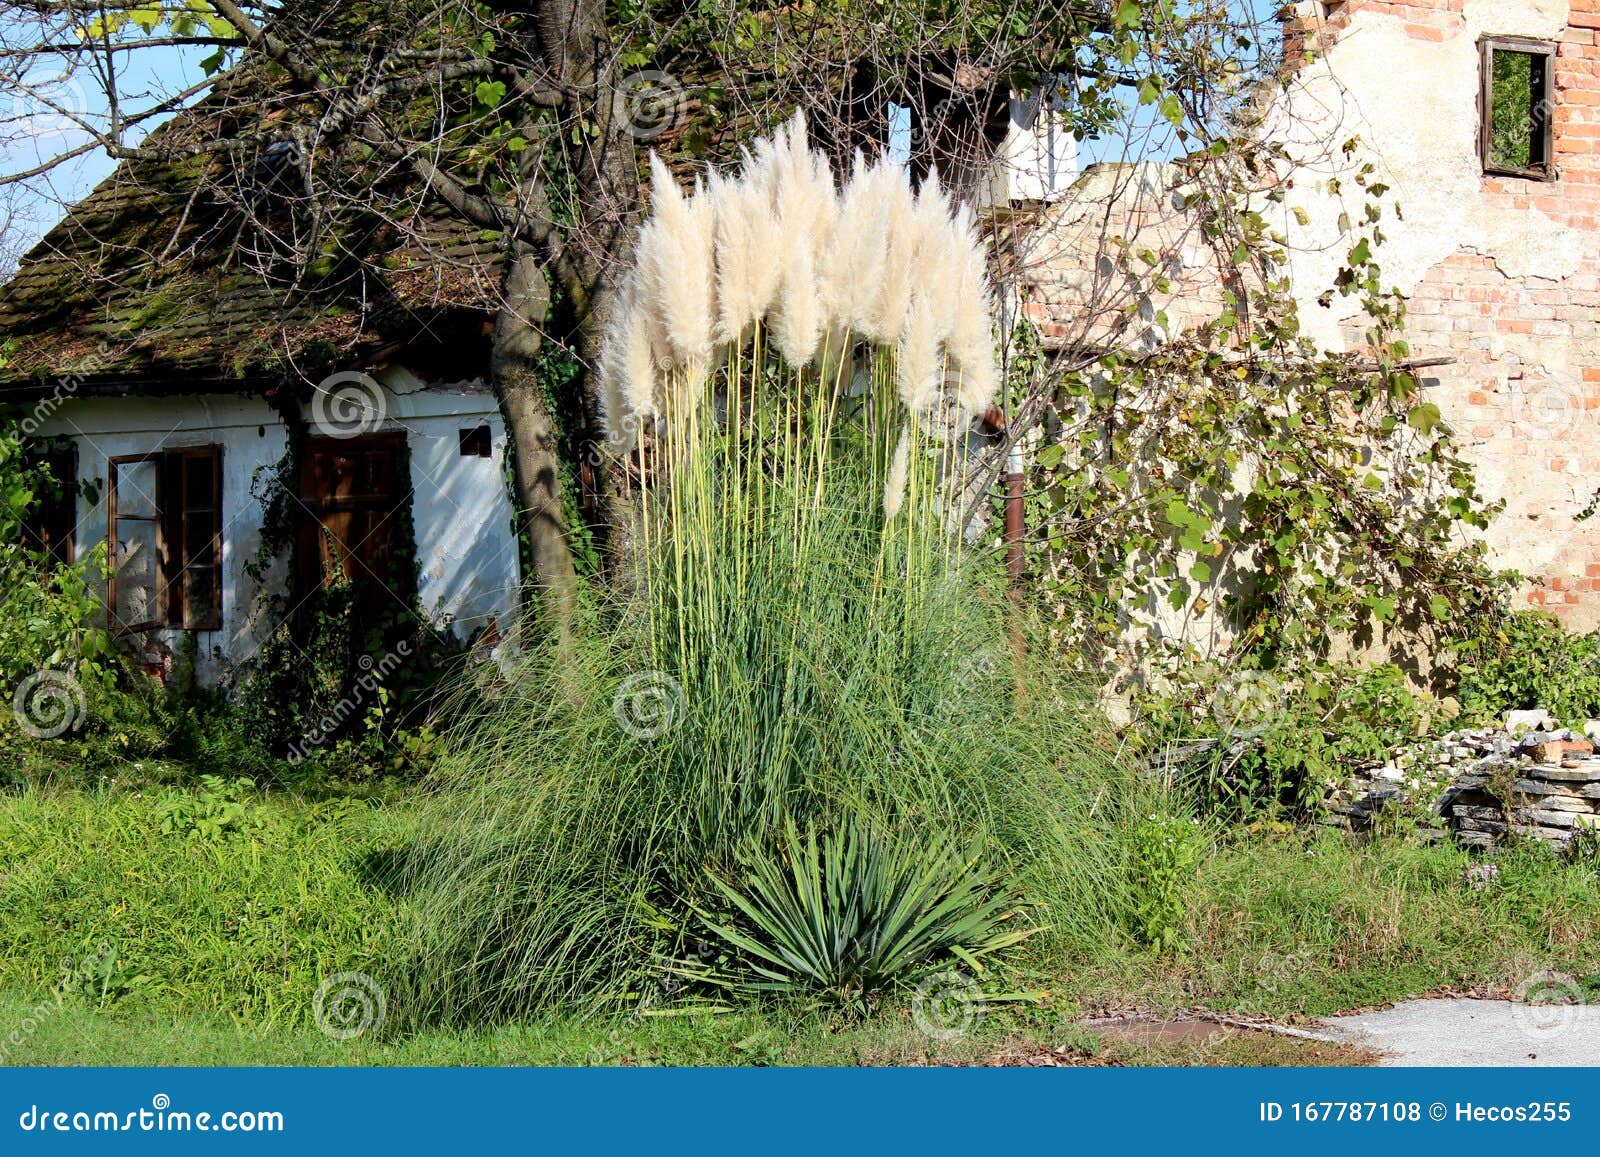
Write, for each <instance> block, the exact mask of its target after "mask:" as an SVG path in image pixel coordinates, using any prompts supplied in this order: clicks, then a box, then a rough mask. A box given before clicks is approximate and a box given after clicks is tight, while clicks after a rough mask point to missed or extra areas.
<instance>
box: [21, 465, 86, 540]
mask: <svg viewBox="0 0 1600 1157" xmlns="http://www.w3.org/2000/svg"><path fill="white" fill-rule="evenodd" d="M29 453H30V456H31V461H32V462H33V463H34V464H37V465H40V466H43V467H45V468H46V469H47V470H49V472H50V476H51V479H52V480H53V481H54V482H55V484H56V485H58V486H60V487H61V488H62V490H63V493H62V494H61V496H60V497H59V498H54V497H52V498H49V499H44V500H40V499H39V496H38V495H35V496H34V497H35V500H36V502H35V506H34V508H33V510H32V511H31V512H30V513H29V514H28V516H27V517H26V518H25V519H24V520H23V525H22V535H23V542H24V543H25V544H26V545H27V546H28V548H29V549H30V550H36V551H38V552H40V553H41V554H42V555H43V556H44V558H45V567H46V569H47V570H53V569H54V568H55V567H57V566H60V565H63V564H64V565H68V566H70V565H71V564H72V563H73V561H74V560H75V559H76V558H77V556H78V447H77V444H76V443H74V442H70V441H68V442H61V443H58V444H54V445H46V446H43V447H38V446H35V447H31V448H30V450H29ZM57 517H59V518H61V519H62V520H63V525H61V526H60V527H59V528H58V527H57V526H56V525H55V518H57ZM57 529H60V531H61V533H60V534H59V535H58V534H56V533H54V532H55V531H56V530H57Z"/></svg>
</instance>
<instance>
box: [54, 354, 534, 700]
mask: <svg viewBox="0 0 1600 1157" xmlns="http://www.w3.org/2000/svg"><path fill="white" fill-rule="evenodd" d="M378 377H379V379H380V381H381V382H382V384H383V385H384V387H385V393H384V399H383V409H384V411H385V417H384V419H383V421H382V422H381V423H380V424H379V425H378V427H377V428H378V429H383V430H393V429H403V430H405V431H406V434H407V439H406V440H407V445H408V446H409V448H410V457H411V484H412V490H413V506H412V523H413V529H414V533H415V536H416V548H417V563H418V571H419V574H418V594H419V596H420V601H421V604H422V607H423V610H424V611H425V612H426V613H427V614H428V615H429V617H430V618H431V619H432V620H433V622H434V624H435V625H436V626H438V627H441V628H444V627H448V628H449V629H450V630H451V631H452V632H453V633H454V634H455V635H456V636H457V637H458V638H461V639H463V640H465V639H468V638H470V637H471V636H472V635H473V634H475V633H477V632H478V631H480V630H481V629H483V628H484V627H486V626H488V625H490V624H491V623H493V624H495V625H497V626H498V627H499V628H500V630H501V631H502V633H503V632H504V630H505V628H506V627H507V625H508V624H509V622H510V620H511V619H512V617H513V616H514V615H515V613H516V596H517V588H518V585H519V568H518V560H517V543H516V538H515V536H514V534H513V529H512V518H513V513H512V507H511V501H510V498H509V495H508V493H507V489H506V484H505V448H506V436H505V427H504V424H503V422H502V421H501V419H500V415H499V410H498V407H497V406H496V403H495V400H494V396H493V394H492V393H491V392H490V391H489V389H488V388H487V387H486V386H484V385H483V384H482V383H481V382H462V383H457V384H453V385H444V386H437V385H429V384H427V383H424V382H422V381H420V380H418V379H417V378H416V377H415V376H413V375H411V374H410V373H408V372H407V371H405V370H404V369H393V370H387V371H384V372H383V373H381V374H379V375H378ZM480 425H487V426H488V427H489V430H490V438H491V444H492V447H493V456H492V457H490V458H477V457H462V456H461V453H460V431H461V430H463V429H470V428H472V427H476V426H480ZM37 434H38V436H40V437H54V436H66V437H70V438H71V439H72V440H73V441H74V442H75V443H76V444H77V447H78V476H79V478H80V479H86V480H88V481H90V482H92V483H93V484H94V487H95V490H96V494H97V499H98V501H96V502H94V503H90V502H88V501H86V500H84V499H82V498H80V499H79V504H78V526H77V534H76V549H77V552H78V557H80V558H81V557H83V555H84V554H85V553H86V552H87V551H89V550H91V549H93V548H94V547H95V546H96V545H97V544H99V543H102V542H104V541H105V539H106V516H107V505H106V500H107V479H108V477H109V473H110V471H109V466H108V462H109V459H111V458H114V457H121V456H123V455H131V454H148V453H153V452H155V451H157V450H164V449H174V448H178V447H183V446H206V445H213V444H215V445H220V446H221V447H222V519H223V561H222V572H223V573H222V582H223V588H222V629H221V630H218V631H199V632H195V634H196V636H197V640H196V641H197V643H198V651H199V666H198V671H197V674H198V677H199V678H200V679H201V680H202V681H204V682H215V681H217V680H218V678H219V677H220V676H221V675H222V674H223V673H224V671H225V669H226V667H227V665H228V664H230V663H238V662H242V661H245V660H248V659H250V658H251V657H253V656H254V655H255V653H256V650H257V648H258V647H259V646H260V644H261V642H262V641H263V640H264V639H265V638H266V637H267V636H268V635H269V634H270V633H271V630H272V629H273V627H274V625H275V624H273V623H270V622H267V621H266V620H265V614H264V611H265V609H266V608H265V607H264V606H263V601H264V600H261V599H259V598H258V596H260V595H261V594H262V593H263V591H262V589H261V588H260V587H258V586H257V584H256V583H255V582H254V580H252V579H251V578H250V576H249V575H248V574H247V573H246V570H245V568H246V564H248V563H250V562H252V561H253V560H254V559H255V556H256V554H257V552H258V551H259V549H260V545H261V523H262V509H261V503H260V501H259V497H258V496H263V495H266V494H267V493H268V485H269V482H270V480H271V478H272V477H273V472H274V471H275V469H276V467H277V465H278V463H279V461H280V460H281V459H282V457H283V454H284V451H285V449H286V448H287V445H288V437H287V431H286V429H285V427H284V425H283V423H282V422H281V421H280V420H279V418H278V415H277V413H276V412H275V411H274V410H273V409H272V408H271V407H270V406H269V405H267V403H266V402H264V401H262V400H260V399H258V398H249V397H232V396H215V395H212V396H201V395H195V396H177V397H167V398H133V397H129V398H72V399H69V400H67V401H66V402H64V403H63V404H61V406H60V407H59V408H58V409H56V410H55V411H54V412H53V413H51V414H50V416H49V417H48V418H47V419H46V420H44V421H43V422H41V423H39V425H38V429H37ZM288 576H289V572H288V567H287V561H286V560H284V559H279V560H277V561H276V562H275V563H274V564H273V565H272V566H271V567H270V568H269V569H268V571H267V573H266V575H265V576H264V584H263V585H264V586H266V587H268V588H270V589H268V590H267V591H266V592H265V593H267V594H269V595H270V594H272V593H282V592H283V591H284V590H285V586H286V584H287V582H288V581H289V578H288ZM102 594H103V591H102ZM183 634H184V632H182V631H179V630H167V631H161V632H158V635H159V637H160V638H161V639H162V641H164V642H165V643H167V644H168V645H169V646H171V647H173V649H174V650H177V649H178V648H179V645H180V643H181V637H182V635H183Z"/></svg>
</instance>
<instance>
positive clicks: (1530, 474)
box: [1274, 0, 1600, 629]
mask: <svg viewBox="0 0 1600 1157" xmlns="http://www.w3.org/2000/svg"><path fill="white" fill-rule="evenodd" d="M1296 9H1297V13H1298V15H1299V17H1300V20H1301V23H1300V28H1299V31H1301V32H1302V33H1303V34H1304V35H1305V36H1306V37H1307V39H1308V42H1309V45H1310V46H1311V47H1312V49H1313V52H1312V53H1311V54H1310V57H1309V59H1308V61H1307V63H1305V64H1304V65H1303V66H1302V67H1301V69H1300V71H1299V74H1298V76H1297V80H1296V83H1295V84H1294V85H1293V86H1292V87H1291V89H1290V92H1289V93H1288V95H1287V98H1286V100H1285V101H1284V103H1283V106H1282V108H1281V110H1280V115H1279V116H1278V118H1277V119H1276V121H1275V122H1274V125H1275V129H1276V131H1277V132H1278V133H1279V134H1280V135H1281V136H1282V137H1283V138H1284V139H1286V140H1288V141H1289V142H1290V144H1291V148H1292V151H1294V152H1296V153H1298V154H1300V155H1303V156H1307V157H1316V156H1317V155H1318V154H1319V153H1320V154H1321V155H1322V156H1325V157H1328V158H1329V161H1328V163H1327V164H1326V165H1323V166H1319V165H1318V164H1317V163H1316V162H1315V161H1312V162H1311V163H1309V164H1307V165H1305V166H1304V167H1302V168H1300V169H1298V170H1297V171H1296V172H1295V173H1294V174H1293V189H1292V190H1291V192H1290V195H1289V198H1288V200H1287V203H1286V210H1287V212H1286V217H1285V221H1284V227H1285V230H1286V232H1287V233H1288V235H1289V237H1290V240H1291V251H1292V253H1293V258H1292V261H1293V276H1294V284H1295V287H1296V292H1297V295H1299V296H1300V297H1301V299H1302V310H1303V315H1304V321H1305V324H1306V327H1307V329H1308V331H1309V332H1310V333H1312V334H1313V335H1314V336H1315V337H1316V338H1317V339H1318V340H1319V342H1320V343H1321V344H1323V345H1324V346H1326V347H1328V348H1341V347H1345V348H1348V347H1352V346H1355V345H1358V344H1359V341H1360V338H1359V330H1360V328H1361V326H1360V318H1359V317H1358V316H1357V315H1356V313H1355V310H1356V306H1355V303H1354V302H1353V301H1352V300H1351V299H1346V298H1338V297H1335V298H1334V302H1333V305H1332V306H1331V307H1329V308H1324V307H1322V306H1319V305H1318V304H1317V302H1316V297H1317V295H1318V294H1319V293H1320V292H1321V290H1322V289H1323V288H1325V287H1326V286H1328V285H1329V284H1331V281H1332V278H1333V276H1334V274H1335V273H1336V272H1337V270H1338V267H1339V265H1340V263H1341V262H1342V261H1343V259H1344V254H1345V253H1346V251H1347V249H1348V246H1349V242H1348V239H1347V238H1344V237H1341V236H1340V234H1339V231H1338V227H1337V222H1338V219H1339V215H1340V211H1341V209H1343V210H1344V211H1347V212H1349V213H1350V215H1351V216H1352V217H1356V216H1357V215H1358V214H1359V211H1360V209H1361V207H1362V204H1363V202H1362V201H1361V199H1360V198H1361V192H1360V190H1359V189H1357V188H1356V187H1355V186H1354V185H1353V184H1352V183H1351V181H1350V180H1349V178H1350V176H1351V174H1352V173H1353V172H1354V171H1355V170H1356V169H1357V168H1358V167H1359V166H1360V165H1362V164H1364V163H1367V162H1371V163H1373V164H1375V165H1376V166H1377V167H1378V179H1380V180H1382V181H1383V182H1384V183H1385V184H1387V185H1389V186H1390V188H1391V190H1392V192H1391V193H1390V194H1389V199H1390V200H1391V201H1392V202H1393V204H1394V206H1396V207H1397V208H1398V211H1399V214H1401V215H1397V214H1396V213H1395V212H1394V211H1393V210H1386V212H1385V216H1384V222H1383V229H1384V232H1385V234H1386V239H1385V243H1384V244H1383V245H1382V247H1381V248H1380V249H1379V250H1378V251H1377V252H1378V259H1379V261H1380V263H1381V265H1382V267H1383V275H1384V283H1385V285H1386V286H1389V285H1392V286H1393V287H1395V288H1396V289H1398V290H1399V291H1400V292H1401V293H1403V294H1406V295H1408V296H1409V297H1410V299H1411V301H1410V311H1409V312H1410V319H1409V324H1408V330H1409V338H1410V341H1411V344H1412V347H1413V351H1414V353H1415V354H1416V355H1417V356H1419V357H1449V358H1453V359H1454V364H1452V365H1449V366H1447V367H1444V368H1441V369H1437V370H1429V371H1428V373H1429V374H1430V375H1432V376H1431V377H1430V378H1429V379H1428V380H1427V381H1426V383H1425V384H1426V387H1427V390H1428V397H1429V399H1430V400H1432V401H1434V402H1436V403H1437V404H1438V405H1439V407H1440V409H1441V411H1442V412H1443V414H1444V417H1445V419H1446V420H1447V421H1448V422H1450V423H1451V425H1452V426H1453V427H1454V428H1455V430H1456V432H1457V434H1458V436H1459V437H1460V439H1461V441H1462V443H1463V445H1464V446H1465V447H1466V449H1467V452H1468V454H1469V456H1470V457H1471V458H1472V459H1473V461H1474V462H1475V463H1476V464H1477V467H1478V473H1479V478H1480V481H1481V483H1482V485H1483V488H1484V490H1485V491H1486V493H1488V494H1489V495H1491V496H1493V497H1496V498H1503V499H1505V500H1506V502H1507V508H1506V512H1505V513H1504V515H1502V516H1501V518H1500V519H1498V520H1497V522H1496V523H1495V525H1494V526H1493V527H1492V528H1491V530H1490V531H1489V534H1488V538H1489V542H1490V544H1491V546H1492V548H1493V551H1494V557H1495V559H1496V561H1497V562H1498V563H1499V564H1501V565H1503V566H1507V567H1512V568H1515V569H1517V570H1520V571H1522V572H1523V573H1525V574H1527V575H1529V576H1535V577H1538V578H1541V579H1542V581H1541V582H1532V583H1530V584H1529V586H1528V588H1527V590H1526V592H1525V594H1526V597H1527V599H1528V601H1529V602H1531V603H1534V604H1536V605H1543V606H1547V607H1549V608H1551V609H1553V610H1555V611H1557V613H1559V614H1560V615H1561V616H1562V617H1563V618H1564V619H1565V620H1566V621H1567V623H1568V625H1569V626H1571V627H1573V628H1575V629H1590V628H1593V627H1595V626H1596V625H1600V525H1596V524H1592V523H1579V522H1576V521H1575V515H1576V514H1577V513H1578V512H1579V511H1581V510H1582V509H1583V508H1584V507H1585V506H1586V505H1587V504H1588V501H1589V499H1590V497H1591V496H1592V495H1593V494H1594V493H1595V491H1596V490H1597V489H1600V323H1597V319H1600V220H1597V209H1600V151H1597V150H1600V48H1597V46H1596V29H1597V28H1600V0H1572V2H1571V3H1567V2H1565V0H1394V2H1387V3H1380V2H1377V0H1347V2H1345V3H1339V4H1326V3H1306V4H1300V5H1296ZM1294 31H1295V29H1291V35H1292V34H1293V33H1294ZM1485 36H1520V37H1528V38H1532V39H1537V40H1543V41H1552V42H1555V43H1556V44H1557V45H1558V48H1557V56H1556V68H1555V113H1554V118H1555V119H1554V125H1555V128H1554V145H1555V163H1556V168H1557V178H1556V179H1555V180H1551V181H1543V180H1536V179H1526V178H1511V177H1498V176H1488V175H1485V174H1484V173H1483V169H1482V163H1481V159H1480V155H1479V147H1478V139H1479V109H1478V104H1479V91H1480V86H1481V77H1480V48H1479V42H1480V40H1481V38H1483V37H1485ZM1349 140H1355V141H1356V142H1357V143H1356V147H1355V148H1354V150H1353V151H1352V152H1351V153H1350V155H1349V157H1348V158H1346V157H1345V154H1344V152H1343V149H1342V148H1341V147H1339V146H1342V144H1343V143H1344V142H1345V141H1349ZM1329 146H1333V147H1332V148H1330V147H1329ZM1330 178H1343V180H1342V182H1341V185H1340V188H1339V190H1338V192H1337V193H1336V192H1335V191H1334V189H1335V186H1334V183H1333V181H1332V180H1330ZM1296 208H1298V209H1301V210H1302V211H1303V212H1304V213H1305V216H1306V219H1307V221H1308V224H1305V225H1300V224H1298V222H1297V220H1296V218H1295V216H1294V215H1293V212H1292V211H1293V210H1294V209H1296ZM1597 521H1600V520H1597Z"/></svg>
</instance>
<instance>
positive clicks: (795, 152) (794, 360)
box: [757, 113, 839, 367]
mask: <svg viewBox="0 0 1600 1157" xmlns="http://www.w3.org/2000/svg"><path fill="white" fill-rule="evenodd" d="M757 148H758V156H760V155H763V154H764V155H765V156H767V157H768V158H769V161H768V163H769V165H770V172H771V177H772V193H773V201H774V204H775V207H776V210H777V216H778V225H779V227H780V228H781V229H782V232H783V247H782V251H781V252H782V258H783V279H782V282H781V284H780V286H779V288H778V300H777V304H776V307H775V308H774V310H773V312H772V317H771V322H772V336H773V341H774V343H775V344H776V345H777V347H778V352H779V353H781V354H782V355H783V357H784V360H786V361H787V362H788V363H789V364H790V365H791V366H795V367H799V366H803V365H806V364H808V363H809V362H810V361H811V360H812V359H813V358H815V357H816V355H817V345H818V343H819V342H820V341H821V339H822V328H823V325H824V323H825V321H826V317H825V315H824V313H823V309H822V302H821V292H820V291H821V283H820V281H819V279H818V263H819V259H820V257H821V254H822V249H823V245H824V242H825V240H826V238H828V237H829V236H830V235H831V234H832V232H833V228H834V225H835V223H836V220H837V217H838V212H839V207H838V196H837V194H836V193H835V192H834V187H833V173H832V171H831V170H830V168H829V167H828V159H827V158H826V157H825V156H823V155H822V154H821V153H820V152H814V151H812V150H811V149H810V148H809V147H808V146H807V145H806V122H805V117H804V115H803V114H801V113H795V115H794V118H793V119H792V120H790V121H789V123H788V124H787V125H785V126H784V127H783V128H781V129H779V130H778V134H777V136H776V137H775V138H774V141H773V143H772V144H771V145H770V146H768V147H767V148H766V149H765V150H762V149H761V147H760V146H758V147H757Z"/></svg>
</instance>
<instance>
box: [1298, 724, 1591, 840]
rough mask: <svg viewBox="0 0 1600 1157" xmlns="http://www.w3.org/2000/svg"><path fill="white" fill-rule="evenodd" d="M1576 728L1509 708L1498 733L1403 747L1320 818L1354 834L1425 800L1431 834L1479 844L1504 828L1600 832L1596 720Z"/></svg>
mask: <svg viewBox="0 0 1600 1157" xmlns="http://www.w3.org/2000/svg"><path fill="white" fill-rule="evenodd" d="M1584 732H1585V733H1586V734H1580V733H1578V732H1575V731H1573V730H1571V729H1570V728H1565V727H1562V726H1561V725H1560V724H1559V723H1557V722H1556V721H1555V720H1554V719H1552V718H1551V717H1550V715H1549V714H1548V713H1547V712H1544V711H1513V712H1510V713H1509V714H1508V715H1507V717H1506V724H1505V726H1504V727H1490V728H1475V729H1469V730H1464V731H1456V732H1452V733H1450V734H1449V735H1444V736H1441V737H1439V738H1436V739H1430V740H1424V741H1421V742H1419V743H1416V744H1412V745H1409V746H1407V747H1404V748H1401V749H1399V750H1397V751H1395V752H1394V753H1393V754H1392V755H1391V757H1390V758H1389V759H1388V760H1387V761H1386V762H1383V763H1379V764H1372V765H1370V766H1368V767H1364V768H1361V769H1359V770H1358V771H1357V772H1356V773H1355V774H1354V775H1353V776H1351V777H1350V780H1349V782H1347V783H1344V784H1341V785H1338V786H1337V787H1335V788H1334V789H1333V790H1332V791H1330V793H1329V796H1328V800H1327V808H1328V822H1330V823H1333V824H1335V825H1337V826H1339V827H1344V828H1349V829H1351V830H1355V831H1361V830H1365V829H1366V828H1368V827H1370V826H1371V825H1372V822H1373V819H1374V817H1375V816H1376V815H1377V814H1378V813H1379V812H1380V811H1382V810H1383V809H1384V808H1385V807H1389V806H1393V805H1396V804H1399V803H1401V802H1404V801H1407V800H1410V801H1414V802H1417V803H1423V802H1424V801H1431V811H1432V813H1433V814H1434V815H1436V816H1437V817H1438V821H1439V823H1438V827H1437V829H1436V831H1437V834H1438V835H1439V836H1441V837H1442V836H1443V835H1444V834H1445V833H1446V832H1450V833H1453V834H1454V835H1455V837H1456V839H1458V840H1459V841H1460V842H1462V843H1466V844H1474V845H1479V846H1487V845H1490V844H1493V843H1495V842H1496V841H1497V840H1498V839H1499V838H1500V837H1502V836H1504V835H1505V834H1506V833H1507V832H1508V831H1510V832H1513V833H1515V834H1517V835H1520V836H1529V837H1532V838H1534V839H1539V840H1544V841H1547V842H1550V843H1565V842H1566V841H1567V840H1568V839H1570V838H1571V836H1572V833H1573V832H1574V831H1576V830H1578V829H1579V828H1582V827H1589V828H1596V829H1600V756H1597V755H1596V754H1595V747H1594V739H1595V737H1597V736H1600V721H1593V720H1591V721H1590V723H1589V724H1588V725H1587V726H1586V727H1585V728H1584Z"/></svg>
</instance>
